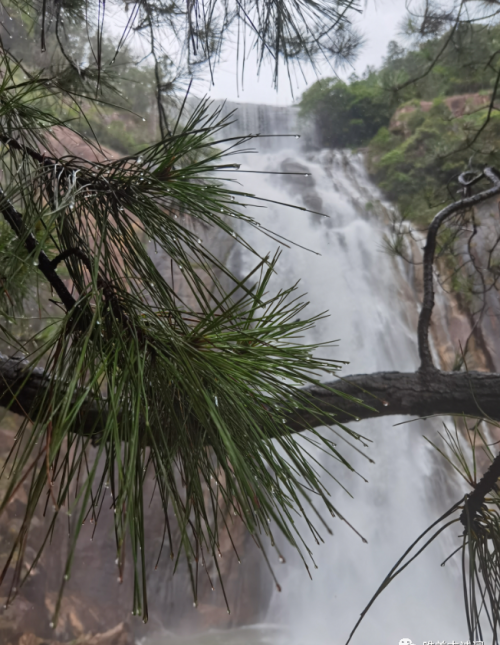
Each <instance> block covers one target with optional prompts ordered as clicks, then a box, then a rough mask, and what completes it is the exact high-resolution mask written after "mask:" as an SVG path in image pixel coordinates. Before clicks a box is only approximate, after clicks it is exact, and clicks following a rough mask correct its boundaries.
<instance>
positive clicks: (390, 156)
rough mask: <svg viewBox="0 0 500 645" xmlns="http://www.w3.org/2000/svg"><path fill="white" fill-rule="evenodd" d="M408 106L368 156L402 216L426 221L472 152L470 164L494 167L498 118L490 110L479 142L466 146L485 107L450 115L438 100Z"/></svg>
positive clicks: (445, 198)
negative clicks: (426, 105)
mask: <svg viewBox="0 0 500 645" xmlns="http://www.w3.org/2000/svg"><path fill="white" fill-rule="evenodd" d="M403 107H404V106H403ZM409 107H410V109H412V110H413V111H412V112H410V113H407V114H403V115H401V116H397V119H398V126H397V129H396V128H393V132H391V131H389V130H388V129H387V128H383V129H381V130H380V131H379V132H378V133H377V135H376V136H375V137H374V138H373V140H372V141H371V143H370V145H369V147H368V157H367V159H368V165H369V169H370V172H371V173H372V175H373V177H374V178H375V180H376V181H377V183H378V184H379V186H380V187H381V188H382V190H383V191H384V193H385V194H386V195H387V196H388V197H389V199H391V200H392V201H393V202H394V203H396V204H398V206H399V208H400V210H401V212H402V213H403V214H404V215H405V216H406V217H408V218H410V219H412V220H413V221H415V222H416V223H418V224H422V225H425V224H426V223H427V222H428V221H429V219H430V218H431V217H432V216H433V215H434V214H435V211H436V208H437V207H439V205H440V204H443V203H446V202H447V201H449V199H450V197H452V195H450V192H449V191H450V188H449V185H450V183H451V182H452V180H454V179H456V177H457V176H458V175H459V174H460V173H461V172H463V170H464V169H465V168H467V166H468V164H469V160H470V159H471V156H473V159H474V165H475V166H479V167H482V166H484V165H494V166H498V164H499V162H500V154H499V151H498V150H499V149H498V142H499V141H500V119H499V117H498V116H497V115H496V114H495V115H493V117H492V118H491V120H490V122H489V123H488V125H487V126H486V128H485V129H484V131H483V132H482V134H481V136H480V138H479V139H478V141H477V142H476V143H475V144H474V146H469V145H468V144H467V142H468V139H469V138H470V137H471V133H474V132H476V131H478V130H479V128H480V127H481V125H482V123H483V120H484V117H485V113H484V110H483V111H479V112H474V113H471V114H465V115H463V116H461V117H459V118H455V117H453V115H452V113H451V111H450V109H449V108H448V107H447V106H446V105H445V104H444V103H443V101H442V100H440V99H436V100H435V101H434V103H433V105H432V107H431V109H430V110H428V111H424V110H423V109H422V108H421V107H420V105H419V104H418V105H414V104H413V105H412V104H411V103H410V104H409Z"/></svg>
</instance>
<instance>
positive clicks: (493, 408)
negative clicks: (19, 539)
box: [0, 354, 500, 434]
mask: <svg viewBox="0 0 500 645" xmlns="http://www.w3.org/2000/svg"><path fill="white" fill-rule="evenodd" d="M49 382H50V379H49V376H48V375H47V374H46V373H45V372H44V370H43V369H41V368H38V367H37V368H32V367H30V366H29V364H28V363H27V362H26V361H23V360H21V359H15V358H9V357H7V356H4V355H2V354H0V406H3V407H8V408H9V409H10V410H12V411H13V412H16V413H17V414H21V415H23V416H29V415H30V414H32V413H33V412H34V411H36V401H37V397H39V396H41V395H42V394H43V392H44V391H45V389H46V388H48V387H49ZM304 391H305V392H306V393H307V395H308V396H309V397H310V400H311V402H313V403H314V405H315V406H316V407H317V409H318V411H319V412H318V414H316V415H314V416H313V415H304V414H303V413H301V412H300V411H297V412H296V413H295V414H294V416H292V417H289V418H288V419H287V423H286V428H287V429H288V430H292V431H293V432H300V431H303V430H305V429H307V428H311V427H314V426H320V425H321V424H322V421H323V422H324V423H331V415H332V414H333V415H335V419H336V421H337V422H338V423H348V422H350V421H355V420H361V419H373V418H377V417H384V416H393V415H404V416H414V417H428V416H432V415H443V414H446V415H448V414H457V415H462V414H465V415H470V416H482V417H489V418H491V419H495V420H500V374H490V373H484V372H440V371H438V370H432V371H431V372H427V373H422V372H415V373H405V372H376V373H374V374H357V375H355V376H348V377H346V378H344V379H339V380H337V381H334V382H331V383H327V384H325V387H324V388H323V387H310V388H307V389H306V390H302V393H304ZM342 394H344V395H345V394H347V395H348V397H351V398H345V397H344V396H342ZM103 409H104V408H103V406H102V407H101V408H100V409H99V408H98V406H97V405H96V404H95V402H94V403H92V404H90V405H89V406H88V407H86V408H84V410H83V412H82V417H81V419H80V421H81V426H80V427H78V428H75V430H74V431H75V432H78V433H79V434H98V433H99V424H100V423H104V422H105V417H106V413H105V411H103ZM322 414H323V415H324V417H322ZM99 417H100V419H99Z"/></svg>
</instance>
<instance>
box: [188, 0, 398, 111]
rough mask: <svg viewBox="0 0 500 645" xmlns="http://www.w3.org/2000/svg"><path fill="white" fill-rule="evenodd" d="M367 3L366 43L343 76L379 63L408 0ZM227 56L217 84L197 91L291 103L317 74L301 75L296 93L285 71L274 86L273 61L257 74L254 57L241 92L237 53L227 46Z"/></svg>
mask: <svg viewBox="0 0 500 645" xmlns="http://www.w3.org/2000/svg"><path fill="white" fill-rule="evenodd" d="M367 5H368V6H367V7H366V9H365V10H364V12H363V15H362V17H361V18H360V19H359V21H358V26H359V29H360V31H362V33H364V35H365V38H366V44H365V45H364V47H363V49H362V50H361V52H360V55H359V57H358V60H357V61H356V63H355V64H354V66H353V68H350V69H347V70H345V71H343V72H342V71H340V72H339V74H340V75H341V76H343V77H347V76H349V75H350V74H351V73H352V72H353V71H354V72H357V73H361V72H363V71H364V70H365V68H366V67H367V65H375V66H377V65H379V64H380V63H381V61H382V58H383V57H384V55H385V53H386V49H387V43H388V42H389V41H390V40H393V39H395V38H396V37H397V32H398V26H399V24H400V22H401V20H402V18H403V16H404V14H405V0H368V2H367ZM225 58H226V60H225V61H224V62H221V63H220V64H219V66H218V67H217V69H216V74H215V77H214V81H215V84H214V86H212V87H211V86H210V83H209V81H208V79H207V82H206V83H198V84H197V87H196V94H198V95H205V94H208V95H210V96H211V97H212V98H214V99H221V98H224V99H228V100H230V101H240V102H245V103H267V104H271V105H290V104H291V103H293V100H294V98H295V99H296V100H297V99H299V98H300V95H301V93H302V92H303V91H304V90H305V89H306V87H308V86H309V85H311V84H312V83H313V82H314V81H315V80H316V77H315V75H314V72H313V71H312V70H311V71H308V72H307V75H306V76H307V78H306V80H304V79H303V78H301V77H298V78H297V79H296V80H295V82H294V86H293V94H292V90H291V88H290V83H289V81H288V78H287V76H286V74H282V75H281V80H280V85H279V89H278V91H277V92H276V90H274V89H273V87H272V71H271V68H270V63H269V64H268V65H266V66H265V69H263V70H262V71H261V74H260V77H258V76H257V66H256V63H255V62H254V61H252V60H251V59H250V60H249V61H248V62H247V63H246V72H245V78H244V83H245V86H244V89H243V90H241V88H240V91H239V92H238V89H237V86H236V64H235V56H234V53H233V52H232V51H231V50H230V49H229V48H228V51H227V52H226V55H225ZM324 75H329V76H331V75H332V74H331V71H330V72H328V70H327V69H326V68H325V74H324Z"/></svg>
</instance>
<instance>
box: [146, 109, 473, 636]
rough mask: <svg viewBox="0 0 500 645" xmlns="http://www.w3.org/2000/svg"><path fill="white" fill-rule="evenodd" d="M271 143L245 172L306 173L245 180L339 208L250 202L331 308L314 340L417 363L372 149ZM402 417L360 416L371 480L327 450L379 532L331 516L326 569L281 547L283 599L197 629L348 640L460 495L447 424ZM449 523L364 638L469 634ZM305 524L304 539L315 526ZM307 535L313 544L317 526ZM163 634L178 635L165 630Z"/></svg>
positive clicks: (342, 497) (373, 614) (358, 508)
mask: <svg viewBox="0 0 500 645" xmlns="http://www.w3.org/2000/svg"><path fill="white" fill-rule="evenodd" d="M232 107H234V106H230V105H227V106H226V108H225V109H226V110H229V109H231V108H232ZM237 118H238V123H236V124H235V125H233V126H232V128H233V129H234V132H233V133H235V132H237V133H238V134H247V133H254V134H255V133H258V132H260V133H262V134H270V133H273V132H274V133H276V132H278V133H280V134H289V133H294V132H297V131H298V129H299V124H298V122H297V117H296V110H294V109H293V108H287V109H284V108H267V107H266V106H250V105H243V106H240V109H239V111H238V114H237ZM233 133H231V134H233ZM263 141H264V146H262V147H261V153H260V154H258V155H250V154H247V155H245V156H244V157H243V158H242V159H241V161H242V164H243V165H242V169H245V170H254V171H255V170H258V171H273V172H277V171H278V172H284V173H304V175H296V174H295V175H294V174H290V175H286V174H284V175H282V176H280V175H276V174H272V175H265V174H252V173H248V174H242V175H241V176H239V177H238V179H239V180H240V181H241V182H242V184H243V186H244V189H245V190H247V191H248V192H252V193H256V194H259V195H260V196H264V197H267V198H269V199H271V200H274V201H275V202H287V203H291V204H295V205H298V206H306V207H307V208H309V209H311V210H314V211H319V212H322V213H325V214H326V215H328V217H327V218H326V217H321V216H320V215H313V214H309V213H305V212H303V211H298V210H293V209H290V208H286V207H283V206H279V205H277V204H269V205H268V206H267V209H266V210H263V211H262V210H261V211H260V214H259V212H254V213H252V214H253V215H254V216H255V217H256V219H259V221H261V222H262V224H263V225H264V226H266V227H267V228H269V229H271V230H273V231H276V232H277V233H279V234H280V235H281V236H283V237H284V238H287V239H289V240H292V241H294V242H297V243H298V244H300V245H301V246H300V247H297V246H291V248H290V249H284V252H283V253H282V255H281V258H280V260H279V263H278V266H277V275H276V276H274V279H273V282H272V289H273V290H278V289H279V288H281V287H288V286H290V284H292V283H294V282H296V281H297V280H299V279H300V281H301V282H300V286H299V292H300V293H304V294H307V300H308V301H310V306H309V308H308V312H309V314H310V315H312V314H314V313H319V312H322V311H325V310H328V311H329V314H330V315H329V317H328V318H326V319H324V320H322V321H320V322H319V323H318V324H317V326H316V328H315V329H314V330H312V331H311V332H309V334H308V337H307V338H306V339H305V340H306V341H308V342H320V341H327V340H333V339H339V342H338V346H337V347H335V348H331V349H328V350H326V351H325V352H324V353H326V354H327V355H329V356H330V357H332V358H333V357H335V358H339V359H345V360H348V361H349V365H346V367H345V369H344V370H343V373H344V374H354V373H367V372H375V371H382V370H401V371H412V370H414V369H416V368H417V366H418V361H417V358H418V357H417V345H416V320H417V304H416V303H415V300H414V298H413V299H412V298H411V289H410V288H409V287H408V282H407V280H406V278H405V276H404V272H403V271H402V270H401V267H400V266H399V265H398V264H397V262H396V261H395V260H394V259H393V258H391V257H390V256H389V255H387V254H386V253H384V252H383V238H384V233H385V231H386V227H385V224H384V221H383V212H384V209H387V208H389V205H387V204H384V203H383V200H382V198H381V195H380V194H379V191H378V190H377V188H376V187H375V186H374V185H373V184H371V183H370V181H369V179H368V177H367V173H366V170H365V168H364V165H363V158H362V155H361V154H354V153H346V152H341V151H330V150H323V151H320V152H314V153H305V152H304V151H303V150H302V148H301V146H300V141H296V140H295V139H294V138H293V137H291V138H276V139H264V140H263ZM306 174H308V175H309V176H305V175H306ZM256 211H258V209H256ZM240 233H241V234H242V235H244V236H245V237H246V239H247V240H248V241H249V242H250V243H251V245H252V246H253V247H254V248H255V249H257V250H258V251H259V252H260V253H261V254H265V253H266V252H271V253H273V252H274V251H275V250H276V246H277V245H276V242H273V241H272V240H270V239H269V238H266V237H265V236H264V235H262V234H260V233H259V232H258V231H256V230H251V229H250V228H246V229H243V228H242V229H241V231H240ZM301 247H306V248H307V249H311V250H312V251H314V252H315V253H316V254H314V253H311V252H309V251H307V250H305V249H304V248H301ZM317 254H319V255H317ZM232 262H233V268H234V266H237V265H239V266H238V270H239V271H240V272H241V274H246V273H248V272H249V271H250V269H251V268H252V267H253V266H254V264H255V257H251V256H250V255H249V254H248V255H247V254H243V255H242V254H241V251H240V250H237V249H236V250H235V252H234V254H233V257H232ZM405 420H406V421H407V419H403V418H400V417H386V418H382V419H377V420H369V421H363V422H360V423H357V424H356V430H357V431H358V432H360V433H361V434H363V435H364V436H366V437H368V438H369V439H370V440H371V441H372V442H373V443H371V445H370V447H369V448H368V449H367V450H366V451H365V453H366V454H368V455H369V457H370V458H371V459H373V461H374V462H375V463H369V461H368V460H366V459H365V458H364V457H363V456H362V455H360V454H358V453H357V452H355V451H353V450H352V449H349V447H348V446H345V451H344V453H345V454H346V456H348V458H349V459H350V460H351V463H352V464H353V465H354V466H355V467H356V469H357V470H358V471H359V472H360V473H361V474H362V475H363V476H364V477H365V478H366V479H367V480H368V481H369V483H365V482H364V481H363V479H362V478H361V477H359V476H357V475H355V474H353V473H350V472H349V471H347V470H346V469H345V468H342V467H341V466H340V465H339V464H338V463H337V462H334V461H333V460H331V461H328V460H326V459H325V457H324V455H322V454H321V453H318V455H317V456H318V459H320V460H321V461H322V463H323V465H324V466H325V467H326V468H327V469H328V470H329V471H330V472H332V473H333V474H334V475H335V477H337V478H338V479H339V480H340V481H342V483H343V484H344V485H345V486H346V488H347V489H348V490H349V492H350V493H351V495H352V496H353V498H354V499H351V498H350V497H349V495H348V494H347V493H346V492H345V491H343V490H342V489H341V488H340V487H339V486H338V485H337V484H336V483H335V482H334V481H333V480H331V479H329V478H328V477H327V476H326V475H325V477H324V482H325V485H326V486H327V487H328V489H329V491H330V492H331V495H332V497H333V499H334V502H335V505H336V506H337V507H338V508H339V510H340V511H341V512H342V513H344V515H345V517H346V519H347V520H348V521H349V522H350V523H351V524H352V525H353V526H354V527H355V528H356V529H357V530H358V531H359V532H360V533H361V534H362V535H363V536H364V537H365V538H366V539H367V541H368V543H367V544H365V543H363V542H362V541H361V539H360V538H359V537H358V536H357V535H356V534H355V533H354V532H353V531H352V529H351V528H349V526H347V524H346V523H343V522H342V521H340V520H338V519H335V520H333V519H332V520H331V521H330V526H331V528H332V529H333V532H334V535H333V536H330V535H327V534H326V533H325V534H324V535H323V537H324V540H325V543H324V544H322V545H321V546H315V545H314V548H313V554H314V559H315V562H316V564H317V566H318V568H317V569H314V567H312V572H313V580H312V581H311V580H310V579H309V577H308V574H307V572H306V570H305V568H304V566H303V564H302V563H301V561H300V559H299V558H298V556H297V555H296V554H294V553H293V552H290V553H288V554H287V557H286V564H280V563H279V562H278V558H277V556H276V555H275V552H274V551H272V557H273V558H274V560H275V561H274V562H272V564H273V566H274V569H275V572H276V574H277V577H278V579H279V582H280V584H281V587H282V592H281V593H278V592H275V593H274V595H273V596H272V599H271V602H270V605H269V607H268V609H267V614H266V620H265V623H264V624H262V625H258V626H254V627H252V628H241V629H238V630H229V631H227V632H212V633H204V634H203V635H200V636H198V637H196V638H195V641H196V642H197V643H198V642H199V643H204V644H208V643H226V644H229V643H232V644H238V645H240V644H241V645H242V644H243V643H245V644H246V645H250V644H251V643H269V644H270V645H277V644H281V643H283V644H284V643H287V644H288V643H290V644H291V645H342V644H343V643H345V641H346V640H347V637H348V635H349V633H350V631H351V629H352V627H353V626H354V624H355V623H356V621H357V619H358V617H359V614H360V612H361V611H362V610H363V608H364V607H365V605H366V604H367V602H368V601H369V600H370V598H371V596H372V595H373V593H374V592H375V590H376V589H377V588H378V586H379V584H380V583H381V582H382V580H383V579H384V577H385V575H386V574H387V573H388V572H389V570H390V568H391V567H392V566H393V565H394V564H395V562H396V561H397V559H398V558H399V557H400V556H401V555H402V554H403V552H404V551H405V550H406V548H407V547H408V546H409V545H410V543H411V542H412V541H413V540H414V539H415V538H416V537H417V536H418V535H419V534H420V533H422V531H423V530H424V529H426V528H427V527H428V526H429V525H430V524H431V523H432V522H433V521H434V520H435V519H436V518H437V517H439V515H440V514H441V513H442V512H444V511H445V510H446V509H447V508H448V507H449V506H451V504H452V503H453V502H455V501H457V499H458V497H460V494H461V493H460V489H459V488H457V485H456V484H455V483H454V484H453V486H454V488H453V487H452V486H450V487H447V483H449V480H450V478H451V475H450V474H449V472H448V471H447V470H446V468H445V462H444V461H442V460H441V458H439V457H436V454H435V451H434V449H432V448H431V447H430V446H428V444H427V442H425V440H424V439H423V437H422V435H423V434H425V435H427V436H429V437H432V436H435V433H436V428H438V427H439V424H440V422H439V423H438V422H430V421H425V422H424V421H418V422H413V423H405V424H403V425H396V424H399V423H401V422H402V421H405ZM324 432H325V433H328V432H329V430H328V429H325V430H324ZM341 443H342V442H340V441H339V446H340V445H341ZM309 449H310V447H309ZM450 491H453V492H452V494H450ZM452 530H453V535H451V534H450V535H446V534H445V536H444V537H443V536H442V537H441V538H440V540H439V542H438V543H436V544H435V545H434V546H431V548H429V549H428V550H426V551H425V552H424V553H423V554H422V555H421V556H420V557H419V559H418V560H417V561H416V562H415V563H414V564H412V565H410V567H409V568H408V569H407V570H406V571H405V572H404V573H403V574H402V575H401V576H400V577H399V578H398V579H396V581H395V582H393V583H392V585H391V586H389V588H388V589H387V590H385V591H384V593H383V594H382V596H381V597H380V598H379V599H378V600H377V601H376V603H375V605H374V606H373V608H372V609H371V610H370V612H369V613H368V614H367V616H366V618H365V620H364V622H363V623H362V625H361V627H360V628H359V630H358V632H357V633H356V635H355V637H354V641H353V642H354V644H360V645H368V643H369V644H370V645H397V643H398V642H399V640H400V639H402V638H410V639H411V640H412V641H413V643H415V644H416V645H417V644H419V643H421V642H423V641H431V640H432V641H446V642H448V643H450V642H451V641H452V640H453V639H454V640H455V641H458V642H460V641H464V640H466V639H467V629H466V624H465V619H464V613H463V597H462V582H461V576H460V569H459V564H460V563H459V562H456V561H454V560H451V561H450V562H448V563H447V565H446V567H443V568H442V567H440V566H439V565H440V563H441V562H442V561H443V560H444V558H445V557H446V556H448V555H449V554H450V552H451V551H452V550H453V548H454V545H455V546H457V545H458V542H456V543H455V542H454V541H453V538H455V537H456V534H458V532H459V529H458V528H457V529H452ZM304 535H305V536H306V538H307V535H306V530H305V529H304ZM307 541H308V543H309V544H310V546H312V545H313V542H314V540H313V538H312V536H310V539H308V540H307ZM280 546H281V547H284V545H280ZM290 551H291V549H290ZM244 565H245V563H244V559H243V562H242V567H244ZM263 566H264V564H263ZM269 584H272V581H271V579H270V580H269ZM191 639H192V637H191V638H190V640H189V642H194V641H192V640H191ZM150 642H153V641H150ZM154 642H155V643H156V642H158V643H163V644H166V643H171V642H177V641H176V639H175V638H174V637H172V636H166V635H165V636H164V637H162V638H161V639H160V640H155V641H154ZM183 642H184V641H183Z"/></svg>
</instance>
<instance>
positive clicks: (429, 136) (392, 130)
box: [300, 23, 500, 224]
mask: <svg viewBox="0 0 500 645" xmlns="http://www.w3.org/2000/svg"><path fill="white" fill-rule="evenodd" d="M411 27H412V25H411V23H410V28H409V29H408V31H410V32H411ZM499 47H500V26H499V25H498V24H496V23H493V24H487V25H480V26H479V25H463V26H459V27H456V28H454V34H453V38H452V39H450V29H447V30H445V32H444V33H441V34H439V35H437V36H431V37H428V38H425V39H424V40H422V39H421V38H420V39H419V40H418V41H417V42H416V44H414V45H413V46H410V47H409V48H407V49H404V48H402V47H401V46H399V45H398V44H397V43H395V42H392V43H390V45H389V48H388V53H387V56H386V58H385V60H384V62H383V65H382V66H381V68H380V69H378V70H376V69H374V68H368V69H367V70H366V72H365V74H364V75H363V77H362V78H357V77H355V76H352V77H351V78H350V80H349V82H348V83H344V82H342V81H339V80H336V79H323V80H319V81H317V82H316V83H315V84H314V85H312V86H311V87H310V88H309V89H308V90H307V91H306V92H304V94H303V96H302V99H301V102H300V109H301V113H302V115H303V116H306V117H310V118H313V120H314V122H315V124H316V128H317V133H318V141H319V145H320V146H323V145H325V146H330V145H332V146H334V147H359V146H364V147H366V149H367V162H368V164H369V170H370V172H371V174H372V175H373V177H374V179H375V180H376V182H377V183H378V184H379V185H380V187H381V188H382V190H383V191H384V193H385V194H386V196H387V197H388V198H389V199H390V200H392V201H393V202H394V203H396V204H397V205H398V206H399V209H400V211H401V213H402V214H403V215H404V216H405V217H408V218H410V219H412V220H414V221H416V222H417V223H419V224H425V223H428V222H429V219H430V218H431V217H432V215H433V213H434V212H435V209H436V207H438V206H439V205H440V204H442V203H445V202H446V201H447V199H449V189H448V186H449V185H450V182H451V181H453V180H455V179H456V178H457V176H458V175H459V174H460V172H462V170H463V169H464V167H467V166H468V165H469V162H470V163H471V164H472V166H473V167H483V166H484V165H485V164H493V165H498V163H499V160H500V154H499V152H498V151H499V148H500V117H499V115H498V113H497V112H496V110H495V109H493V110H490V97H491V95H492V91H493V89H494V88H495V84H496V83H497V71H496V68H495V65H494V64H493V63H494V60H495V57H496V56H497V52H498V49H499ZM440 52H442V53H440ZM438 55H439V56H438ZM437 56H438V60H437V62H435V63H434V62H433V61H434V60H435V59H436V57H437ZM451 97H455V100H453V99H452V98H451ZM486 117H488V122H487V124H486V125H484V122H485V118H486Z"/></svg>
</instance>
